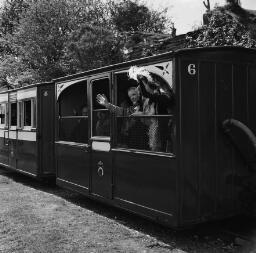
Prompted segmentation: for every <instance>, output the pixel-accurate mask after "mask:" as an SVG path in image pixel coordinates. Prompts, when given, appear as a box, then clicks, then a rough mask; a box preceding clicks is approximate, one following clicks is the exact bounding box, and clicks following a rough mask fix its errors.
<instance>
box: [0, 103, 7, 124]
mask: <svg viewBox="0 0 256 253" xmlns="http://www.w3.org/2000/svg"><path fill="white" fill-rule="evenodd" d="M7 104H8V103H7V102H4V103H0V107H2V106H3V108H4V123H3V124H2V122H1V119H0V129H5V128H6V127H7V125H8V123H7V109H8V108H7Z"/></svg>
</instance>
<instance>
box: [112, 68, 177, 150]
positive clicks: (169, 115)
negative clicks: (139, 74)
mask: <svg viewBox="0 0 256 253" xmlns="http://www.w3.org/2000/svg"><path fill="white" fill-rule="evenodd" d="M148 69H149V73H150V75H151V76H152V78H153V80H154V82H156V83H157V85H156V87H154V89H155V90H154V91H152V93H150V94H149V93H148V92H147V91H145V89H141V87H140V86H141V85H142V83H140V85H139V83H138V82H136V81H135V80H133V79H129V78H128V75H127V72H123V73H117V74H115V87H116V105H117V106H119V107H122V108H125V112H127V113H126V114H124V115H117V114H116V115H115V118H116V120H115V129H116V136H115V146H116V148H123V149H136V150H142V151H149V152H150V151H151V152H162V153H170V154H173V153H175V152H174V142H175V141H174V140H175V118H174V107H175V102H174V101H175V94H174V91H173V87H172V86H171V82H172V79H171V76H170V80H169V82H168V78H166V76H165V78H162V76H161V75H160V74H161V72H160V71H159V72H160V74H159V73H158V75H157V74H155V73H154V72H151V71H150V69H153V68H152V67H151V68H148Z"/></svg>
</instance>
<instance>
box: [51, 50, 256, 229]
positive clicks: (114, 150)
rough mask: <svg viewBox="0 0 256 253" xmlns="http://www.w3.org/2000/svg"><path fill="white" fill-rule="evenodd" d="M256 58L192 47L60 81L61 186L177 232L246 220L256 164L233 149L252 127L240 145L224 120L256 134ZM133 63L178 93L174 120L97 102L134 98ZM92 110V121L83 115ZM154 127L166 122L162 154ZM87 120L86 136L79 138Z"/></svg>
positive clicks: (241, 52) (249, 52)
mask: <svg viewBox="0 0 256 253" xmlns="http://www.w3.org/2000/svg"><path fill="white" fill-rule="evenodd" d="M255 59H256V58H255V51H254V50H249V49H244V48H234V47H230V48H210V49H187V50H181V51H177V52H171V53H166V54H162V55H158V56H153V57H149V58H145V59H140V60H135V61H131V62H126V63H121V64H117V65H113V66H108V67H103V68H100V69H96V70H92V71H87V72H84V73H80V74H76V75H72V76H68V77H64V78H60V79H56V80H54V81H55V83H56V105H57V108H56V127H57V128H56V129H57V130H56V141H55V145H56V161H57V162H56V166H57V175H56V181H57V184H58V185H60V186H63V187H66V188H69V189H72V190H75V191H79V192H81V193H83V194H85V195H87V196H90V197H92V198H96V199H98V200H101V201H103V202H105V203H109V204H111V205H114V206H119V207H121V208H124V209H126V210H130V211H132V212H135V213H138V214H141V215H143V216H146V217H149V218H151V219H155V220H157V221H158V222H160V223H163V224H167V225H169V226H173V227H176V226H186V225H189V224H195V223H200V222H202V221H206V220H212V219H220V218H224V217H229V216H232V215H235V214H237V213H240V212H241V210H242V209H243V206H244V203H245V199H249V198H251V197H253V195H254V193H253V190H252V191H251V192H248V191H247V190H248V188H246V187H245V185H246V184H247V183H248V181H247V180H248V178H251V177H253V175H254V172H252V170H251V169H250V168H252V167H253V166H251V165H252V164H253V163H248V162H246V161H245V160H244V159H243V157H244V156H243V155H244V154H245V153H246V151H244V150H241V149H240V150H239V145H238V148H237V147H235V146H234V145H233V144H234V143H235V142H233V141H234V140H236V139H239V136H241V135H243V133H244V129H241V128H238V131H237V133H235V132H234V135H233V136H232V137H233V139H232V138H231V139H230V138H229V137H228V135H225V131H223V122H225V121H226V120H230V119H236V120H237V121H239V122H242V124H244V125H246V126H247V127H248V129H249V128H250V129H251V130H252V132H255V131H256V118H255V115H254V114H255V108H256V105H255V101H256V100H255V94H256V85H255V80H256V76H255V75H256V65H255ZM133 65H137V66H143V67H144V68H146V69H147V70H148V71H149V72H150V73H151V75H152V76H153V77H154V78H155V79H158V81H160V82H161V83H162V86H163V87H164V86H165V88H166V87H167V86H168V88H169V89H170V90H172V91H173V93H174V94H175V106H174V107H173V108H172V110H171V111H170V113H168V114H165V115H143V116H139V117H135V116H134V117H133V116H128V117H127V116H126V117H125V116H120V115H118V114H115V113H113V112H110V111H108V110H107V109H106V108H105V107H102V106H101V105H99V104H98V103H97V101H96V96H97V94H98V93H101V94H105V95H106V97H107V98H108V99H109V101H110V102H111V103H112V104H114V105H117V106H120V105H121V104H122V101H123V100H125V99H127V89H129V87H132V86H136V85H137V84H136V82H134V81H133V80H131V79H129V78H128V76H127V73H128V69H129V68H130V67H131V66H133ZM83 105H86V107H87V109H88V114H87V115H86V116H81V114H79V113H77V112H78V110H79V108H80V107H81V106H83ZM102 117H103V119H104V120H105V122H107V123H105V125H104V129H105V131H103V132H100V133H99V132H97V127H98V125H99V124H100V123H98V122H100V120H101V119H102ZM153 121H154V122H158V124H159V125H160V124H162V125H164V124H165V127H164V128H162V130H161V133H160V134H162V136H163V137H164V139H165V140H167V141H166V142H165V146H164V148H161V149H158V150H157V149H152V146H150V143H149V142H150V140H149V137H150V136H149V135H150V133H149V131H148V130H147V129H148V128H149V127H148V126H149V125H148V124H147V122H153ZM79 122H80V123H81V122H83V127H82V131H84V134H83V135H81V134H80V139H79V138H78V139H77V138H76V137H75V135H74V134H72V133H74V132H75V133H76V134H77V133H78V130H77V129H78V128H77V124H79ZM127 122H129V124H130V123H131V122H133V123H132V124H133V130H132V131H130V132H129V134H128V136H127V135H125V131H124V129H125V124H127ZM170 125H172V127H170ZM226 130H227V129H226ZM229 130H230V131H231V132H232V131H233V130H232V129H231V128H230V129H229ZM229 130H227V131H226V132H228V131H229ZM79 131H81V129H80V130H79ZM126 134H127V132H126ZM229 136H230V135H229ZM246 136H247V137H246ZM247 139H248V135H246V134H245V135H244V137H243V138H242V140H241V147H243V146H244V144H243V142H246V143H247V144H248V145H247V146H246V147H247V148H248V149H250V150H252V151H251V152H252V153H254V155H255V150H254V144H255V143H254V144H253V142H252V141H250V140H247ZM243 140H244V141H243ZM158 141H160V139H158ZM168 142H169V144H168ZM240 151H241V152H240ZM253 188H254V186H252V187H251V189H253ZM246 189H247V190H246ZM245 196H247V197H248V198H247V197H246V198H245ZM246 201H247V200H246ZM249 202H250V201H249Z"/></svg>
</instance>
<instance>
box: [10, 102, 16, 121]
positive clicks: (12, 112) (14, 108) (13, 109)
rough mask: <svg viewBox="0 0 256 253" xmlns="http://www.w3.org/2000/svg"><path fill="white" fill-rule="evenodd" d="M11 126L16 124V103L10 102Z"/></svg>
mask: <svg viewBox="0 0 256 253" xmlns="http://www.w3.org/2000/svg"><path fill="white" fill-rule="evenodd" d="M10 120H11V126H17V103H11V116H10Z"/></svg>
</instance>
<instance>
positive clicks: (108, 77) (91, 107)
mask: <svg viewBox="0 0 256 253" xmlns="http://www.w3.org/2000/svg"><path fill="white" fill-rule="evenodd" d="M103 79H108V82H109V83H108V89H109V102H110V103H112V94H111V87H112V79H111V73H107V74H102V75H99V76H94V77H92V78H90V79H89V89H90V92H89V94H90V99H89V101H90V119H91V120H90V129H91V131H90V139H91V140H100V141H110V140H111V136H112V134H111V121H112V120H111V117H110V118H109V120H110V126H109V136H97V135H93V129H94V128H93V127H94V125H93V123H94V122H93V113H94V112H99V111H106V112H109V110H108V109H107V108H105V109H104V108H101V109H96V110H94V109H93V95H94V94H93V83H94V82H95V81H100V80H103ZM109 113H110V112H109ZM95 127H96V126H95Z"/></svg>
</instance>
